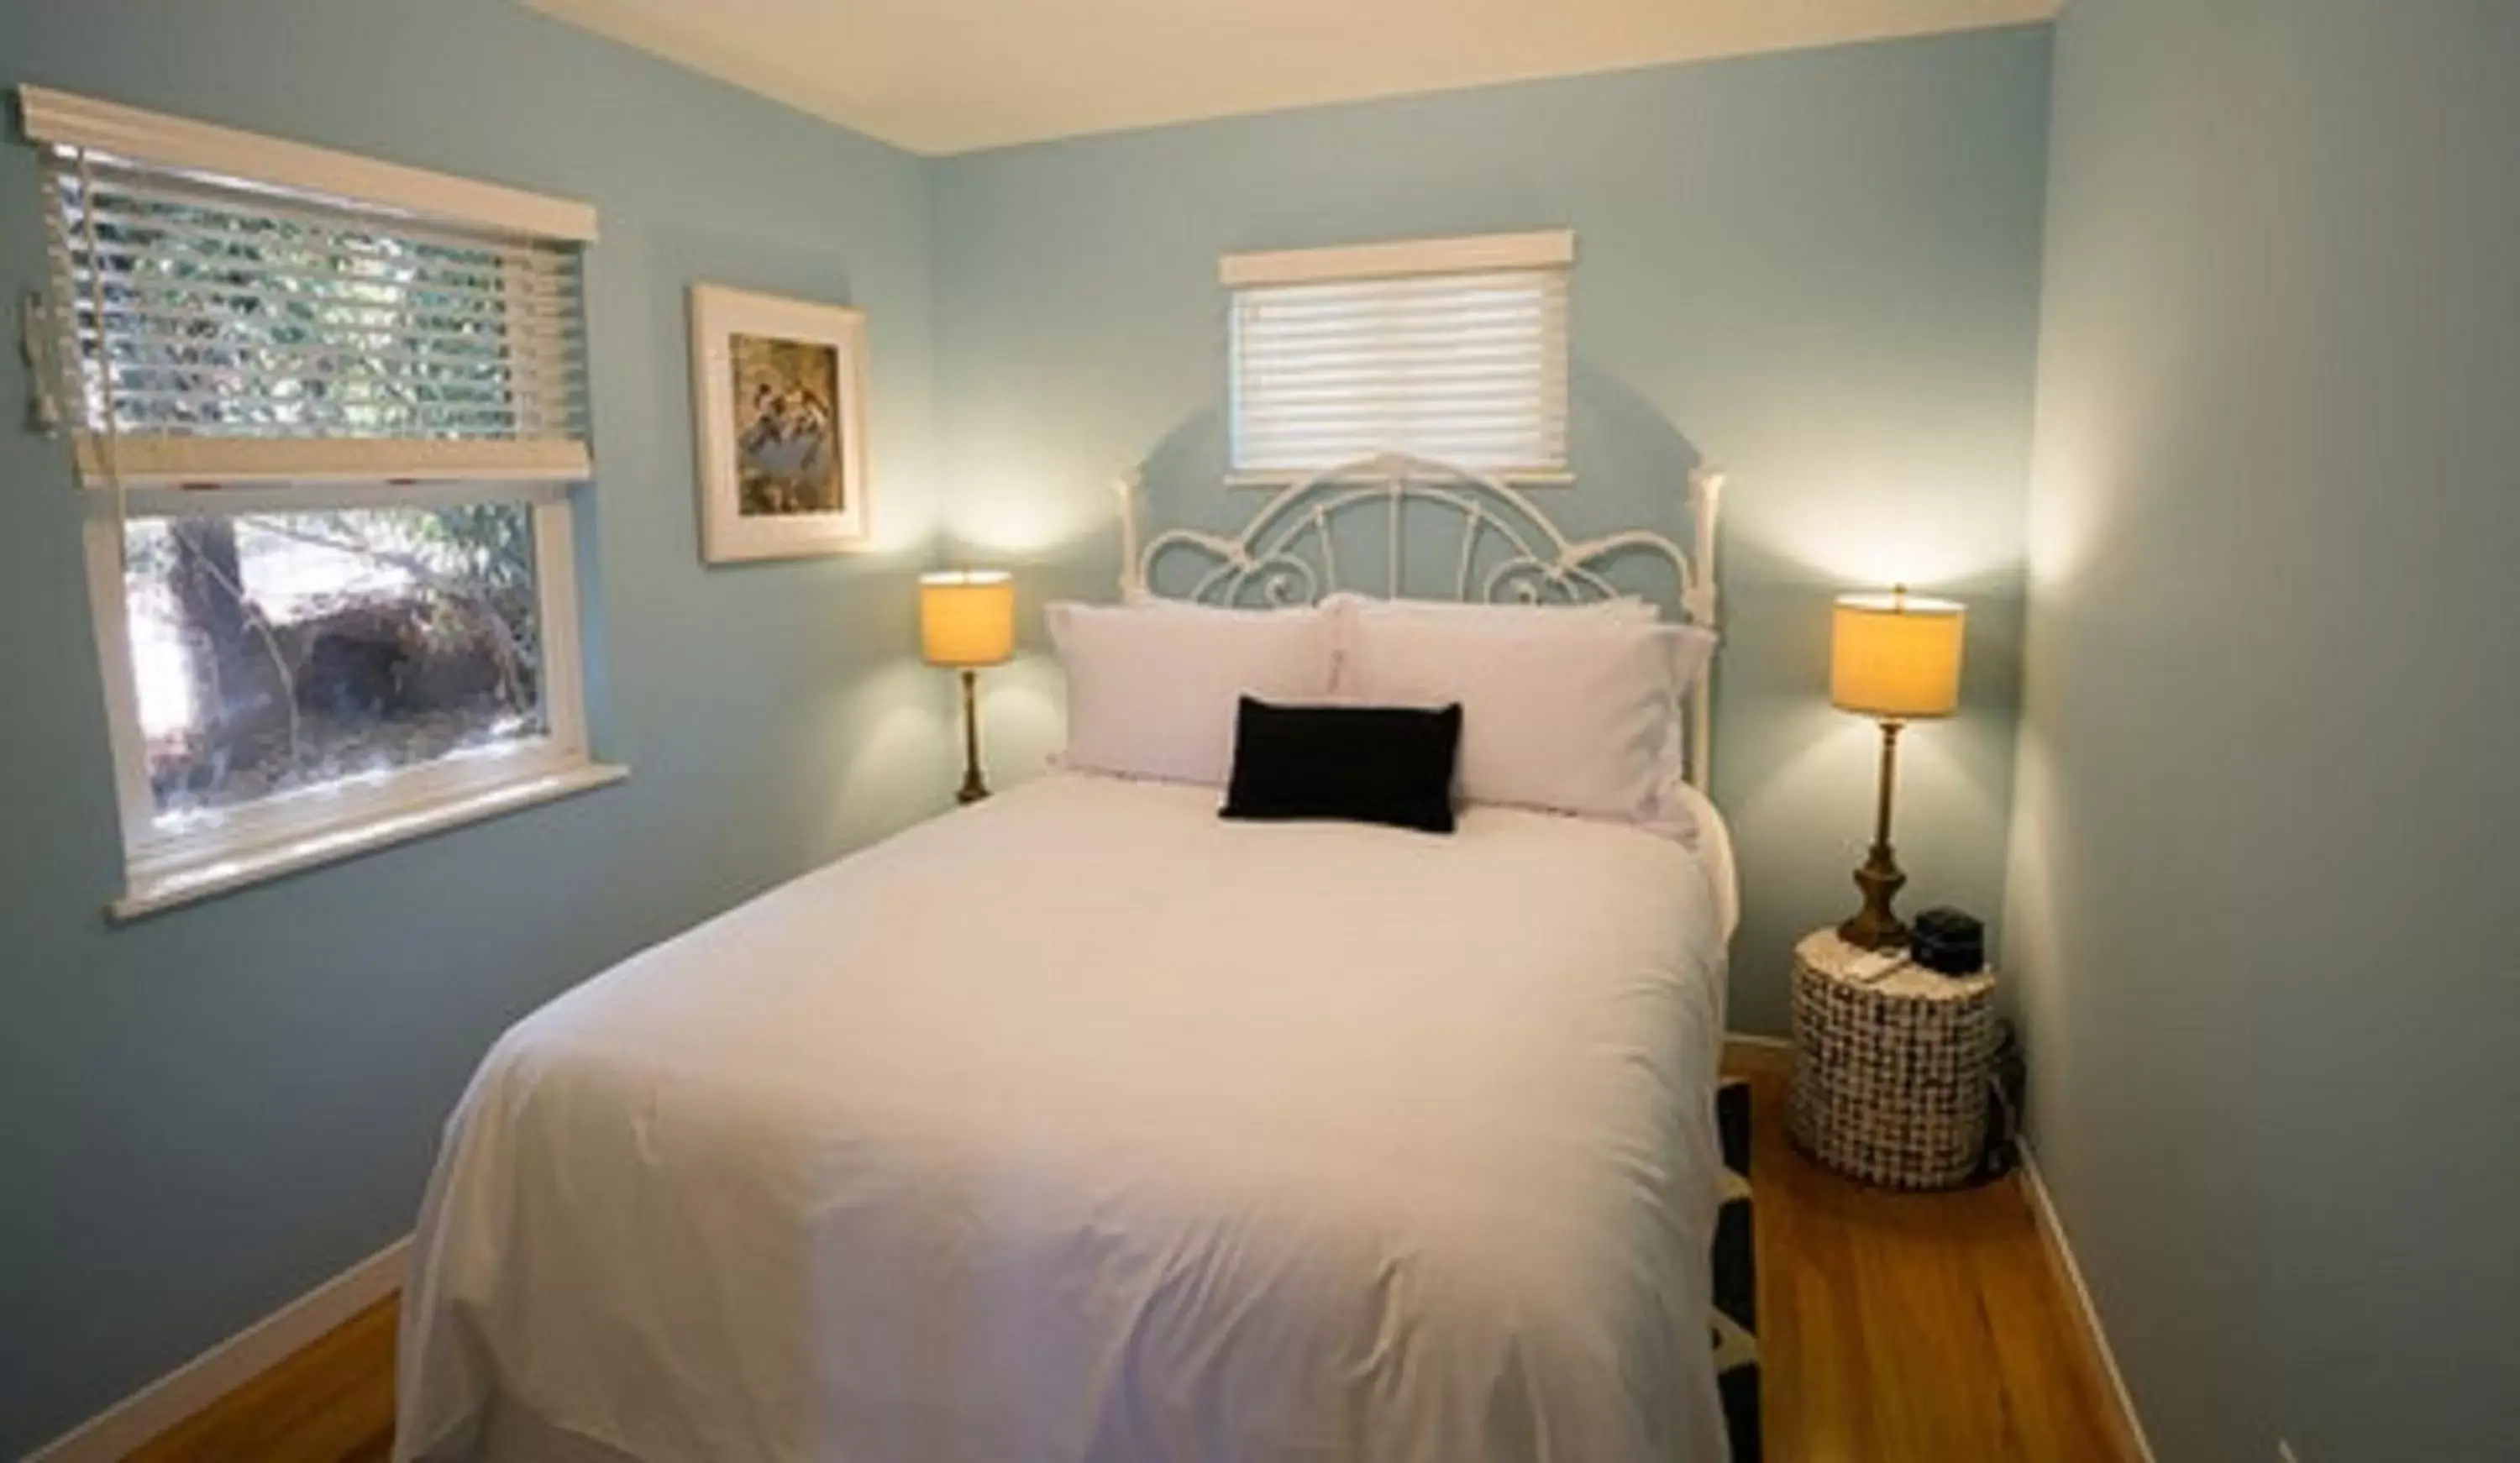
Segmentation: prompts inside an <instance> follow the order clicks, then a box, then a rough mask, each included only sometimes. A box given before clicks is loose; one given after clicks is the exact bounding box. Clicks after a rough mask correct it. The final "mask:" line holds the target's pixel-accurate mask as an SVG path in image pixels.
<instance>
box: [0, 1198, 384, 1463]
mask: <svg viewBox="0 0 2520 1463" xmlns="http://www.w3.org/2000/svg"><path fill="white" fill-rule="evenodd" d="M410 1254H411V1236H409V1235H404V1236H403V1237H402V1238H401V1239H398V1240H395V1241H394V1242H393V1243H392V1244H390V1245H387V1246H385V1247H384V1248H383V1249H382V1250H379V1251H378V1252H377V1253H375V1254H374V1255H371V1256H369V1257H368V1258H367V1259H365V1260H362V1261H360V1262H359V1263H358V1264H354V1265H352V1266H350V1267H349V1268H348V1269H346V1270H343V1271H342V1272H341V1273H339V1274H337V1275H335V1276H334V1277H333V1278H332V1279H330V1280H327V1281H325V1282H324V1283H323V1284H321V1285H318V1286H316V1287H315V1288H314V1289H313V1290H310V1291H308V1292H307V1293H306V1294H304V1295H302V1296H299V1297H298V1298H297V1299H296V1300H294V1301H292V1302H290V1303H289V1304H288V1305H286V1306H283V1307H281V1308H279V1309H278V1310H275V1311H273V1312H272V1313H271V1314H269V1315H266V1316H264V1317H263V1318H262V1319H260V1320H258V1321H255V1322H254V1323H253V1324H252V1325H250V1326H248V1327H246V1328H245V1329H244V1330H242V1331H239V1332H238V1333H237V1334H235V1335H234V1336H231V1337H229V1338H228V1339H227V1340H225V1341H223V1342H220V1343H219V1344H218V1345H217V1346H214V1347H212V1348H210V1349H209V1350H208V1351H206V1352H203V1353H202V1354H200V1355H198V1356H196V1357H194V1358H193V1359H192V1360H190V1361H187V1362H185V1363H184V1364H183V1365H182V1366H179V1367H177V1368H175V1369H174V1370H173V1371H170V1372H168V1373H167V1374H166V1375H164V1376H162V1377H159V1378H158V1380H157V1381H155V1382H152V1383H150V1384H149V1385H148V1386H146V1387H143V1388H141V1389H140V1390H139V1391H138V1392H135V1393H133V1394H132V1395H131V1396H129V1397H124V1398H123V1399H122V1400H121V1401H118V1402H116V1403H114V1404H113V1405H112V1406H111V1407H108V1408H107V1409H105V1410H104V1411H103V1412H100V1413H98V1414H97V1415H96V1416H94V1417H91V1418H89V1419H88V1420H87V1421H86V1422H83V1423H81V1424H79V1425H78V1426H77V1427H75V1428H72V1429H70V1430H69V1431H68V1432H67V1433H64V1434H63V1435H62V1436H61V1437H59V1438H56V1439H54V1440H53V1441H51V1442H48V1443H46V1444H45V1445H44V1446H42V1447H40V1448H37V1449H36V1450H35V1451H34V1452H31V1453H28V1454H27V1455H26V1460H25V1463H109V1460H112V1459H116V1458H120V1457H122V1456H123V1455H124V1454H126V1453H129V1452H130V1451H131V1450H132V1449H134V1448H136V1447H138V1446H140V1445H141V1444H142V1443H144V1442H147V1441H149V1440H151V1439H152V1438H156V1437H157V1436H158V1435H159V1434H161V1433H163V1432H165V1431H166V1430H167V1429H169V1428H172V1427H173V1426H175V1425H176V1424H177V1423H179V1422H182V1421H183V1420H184V1419H186V1418H188V1417H191V1416H192V1415H193V1414H194V1413H196V1412H199V1411H201V1410H202V1409H203V1408H204V1407H207V1406H208V1405H209V1404H210V1403H212V1402H215V1401H217V1400H218V1399H219V1398H221V1397H226V1396H227V1395H228V1394H229V1393H231V1392H234V1391H236V1390H237V1389H238V1388H240V1387H243V1386H244V1385H245V1384H246V1383H248V1382H250V1381H252V1380H253V1379H254V1378H255V1377H258V1376H260V1375H262V1374H263V1373H264V1372H267V1371H269V1370H271V1369H272V1368H273V1367H275V1366H277V1365H279V1364H280V1363H281V1362H283V1361H285V1360H287V1359H288V1358H289V1357H291V1356H293V1355H294V1354H295V1353H296V1352H299V1351H300V1350H302V1349H304V1348H305V1346H306V1345H307V1344H308V1343H310V1342H312V1341H314V1340H316V1339H317V1338H319V1337H321V1336H323V1335H324V1334H325V1333H326V1332H328V1331H330V1330H332V1329H333V1328H334V1327H336V1326H338V1325H339V1324H341V1323H342V1322H343V1321H346V1320H348V1319H349V1318H350V1317H352V1316H354V1315H356V1314H358V1313H359V1312H360V1311H362V1310H365V1309H367V1308H369V1307H370V1306H373V1305H375V1304H376V1303H377V1302H379V1301H382V1300H383V1299H384V1298H385V1297H387V1296H389V1295H391V1294H393V1293H394V1292H395V1291H396V1290H398V1289H400V1288H401V1287H402V1277H403V1268H404V1266H405V1264H406V1263H407V1262H408V1260H409V1257H410Z"/></svg>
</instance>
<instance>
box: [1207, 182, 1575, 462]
mask: <svg viewBox="0 0 2520 1463" xmlns="http://www.w3.org/2000/svg"><path fill="white" fill-rule="evenodd" d="M1574 262H1575V234H1574V231H1573V230H1571V229H1547V230H1538V231H1533V232H1528V233H1519V234H1482V235H1469V236H1463V237H1459V238H1446V239H1414V240H1400V241H1393V242H1389V243H1381V244H1344V245H1335V246H1332V247H1328V248H1307V249H1276V250H1268V251H1264V252H1256V253H1239V254H1227V255H1225V256H1224V257H1223V258H1221V259H1220V260H1219V261H1218V263H1217V281H1218V283H1219V284H1221V285H1223V286H1224V287H1225V289H1226V291H1227V306H1226V308H1227V311H1228V321H1227V334H1228V341H1227V367H1226V369H1227V385H1226V390H1227V400H1226V432H1227V437H1228V444H1229V445H1228V448H1227V458H1228V462H1227V472H1226V481H1227V482H1228V483H1230V484H1234V485H1237V486H1247V487H1264V488H1267V487H1283V486H1285V485H1287V484H1289V483H1294V482H1302V481H1305V480H1308V479H1311V478H1313V477H1317V476H1319V475H1320V469H1318V468H1303V467H1242V466H1240V465H1238V464H1237V463H1236V462H1235V461H1234V459H1235V458H1236V456H1237V455H1238V445H1237V444H1238V438H1239V434H1240V430H1241V427H1240V422H1239V420H1238V418H1239V410H1238V409H1239V390H1240V381H1241V362H1240V359H1239V353H1240V330H1239V327H1238V324H1237V323H1236V311H1237V307H1238V301H1237V300H1236V299H1235V298H1234V296H1235V294H1236V293H1237V292H1238V291H1240V290H1243V289H1249V288H1271V287H1277V286H1289V285H1328V284H1345V283H1356V282H1364V281H1371V280H1386V279H1405V278H1413V277H1422V276H1428V275H1448V274H1485V273H1504V272H1509V271H1519V270H1531V271H1542V270H1555V271H1559V272H1565V271H1568V270H1570V269H1571V268H1572V266H1573V264H1574ZM1571 355H1572V352H1571V347H1570V349H1569V358H1568V359H1567V360H1565V361H1563V362H1561V365H1562V366H1563V367H1564V368H1565V369H1566V370H1567V372H1568V373H1569V374H1570V375H1571V372H1572V360H1571ZM1562 384H1563V385H1564V386H1565V387H1567V388H1568V389H1571V385H1572V383H1571V381H1567V382H1562ZM1482 470H1484V471H1488V472H1489V473H1491V475H1493V476H1495V477H1497V478H1498V479H1499V480H1501V481H1506V482H1512V483H1521V484H1525V485H1528V486H1543V487H1545V486H1562V485H1565V484H1568V483H1572V482H1573V481H1574V480H1575V478H1574V472H1573V465H1572V462H1571V460H1570V461H1566V462H1560V463H1555V464H1520V465H1507V466H1504V467H1493V468H1483V469H1482Z"/></svg>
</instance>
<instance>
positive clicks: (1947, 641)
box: [1828, 590, 1967, 721]
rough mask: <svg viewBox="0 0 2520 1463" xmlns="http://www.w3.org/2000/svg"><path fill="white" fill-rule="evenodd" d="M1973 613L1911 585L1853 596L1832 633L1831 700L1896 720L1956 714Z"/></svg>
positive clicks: (1840, 609)
mask: <svg viewBox="0 0 2520 1463" xmlns="http://www.w3.org/2000/svg"><path fill="white" fill-rule="evenodd" d="M1966 618H1967V611H1966V610H1965V609H1963V608H1962V607H1961V606H1960V605H1959V604H1958V602H1956V601H1954V600H1950V599H1927V598H1921V597H1919V596H1915V595H1911V594H1909V593H1907V592H1906V591H1904V590H1899V591H1893V592H1892V593H1890V594H1887V595H1845V596H1841V597H1840V598H1839V599H1838V601H1837V609H1836V613H1835V615H1834V616H1833V617H1832V620H1831V624H1830V633H1829V657H1828V659H1829V664H1828V698H1829V700H1830V701H1831V702H1832V703H1833V704H1835V705H1836V706H1837V707H1838V708H1839V709H1840V710H1843V711H1854V712H1861V713H1862V714H1864V715H1866V716H1877V717H1881V718H1884V719H1888V720H1899V721H1906V720H1909V719H1912V718H1920V717H1936V716H1949V715H1951V714H1952V713H1953V712H1954V711H1956V710H1958V708H1959V703H1960V631H1961V628H1962V626H1963V625H1964V624H1965V622H1966Z"/></svg>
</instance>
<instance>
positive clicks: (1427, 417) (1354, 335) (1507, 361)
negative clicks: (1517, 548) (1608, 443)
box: [1232, 266, 1566, 473]
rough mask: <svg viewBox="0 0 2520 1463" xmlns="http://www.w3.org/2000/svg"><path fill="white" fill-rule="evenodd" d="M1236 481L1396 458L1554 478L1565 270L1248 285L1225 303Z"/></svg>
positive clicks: (1562, 382) (1560, 463) (1560, 447)
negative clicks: (1404, 455) (1229, 317)
mask: <svg viewBox="0 0 2520 1463" xmlns="http://www.w3.org/2000/svg"><path fill="white" fill-rule="evenodd" d="M1233 351H1234V357H1233V370H1232V394H1233V401H1232V423H1233V425H1232V434H1233V459H1234V466H1235V468H1236V470H1238V471H1246V472H1272V471H1317V470H1320V469H1322V468H1326V467H1331V466H1335V465H1339V464H1341V463H1345V462H1351V461H1354V460H1356V459H1358V458H1364V457H1370V456H1373V455H1374V454H1376V453H1380V452H1408V453H1414V454H1417V455H1418V456H1422V457H1428V458H1433V459H1436V460H1438V461H1442V462H1448V463H1456V464H1459V465H1463V466H1469V467H1477V468H1481V469H1483V470H1487V471H1492V472H1510V471H1524V472H1534V473H1538V472H1558V471H1562V470H1564V468H1565V466H1566V270H1565V269H1564V268H1563V267H1562V266H1553V267H1539V268H1513V269H1477V270H1464V271H1458V272H1449V273H1433V274H1416V275H1396V276H1390V277H1384V278H1372V279H1348V280H1328V281H1309V282H1303V283H1293V284H1269V285H1248V286H1245V287H1243V288H1239V289H1237V290H1236V291H1235V294H1234V304H1233Z"/></svg>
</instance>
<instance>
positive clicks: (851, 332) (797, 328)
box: [692, 285, 875, 564]
mask: <svg viewBox="0 0 2520 1463" xmlns="http://www.w3.org/2000/svg"><path fill="white" fill-rule="evenodd" d="M866 379H867V345H866V316H865V315H864V314H863V313H861V312H859V311H856V310H851V309H848V308H846V307H844V306H840V305H825V304H817V303H815V302H813V301H811V300H799V299H782V298H780V297H779V296H777V295H772V294H755V293H752V292H751V291H749V290H744V289H729V288H725V287H723V286H719V285H694V286H693V287H692V389H693V393H694V398H695V399H694V403H693V408H694V411H695V412H696V414H697V418H698V421H697V431H696V433H695V435H696V436H697V439H698V443H699V459H700V460H699V495H700V505H699V506H700V557H701V558H703V559H705V560H707V561H708V562H710V563H713V564H714V563H726V562H729V561H732V560H738V559H748V558H797V557H802V556H805V555H809V554H846V553H849V552H851V551H853V550H860V549H865V548H868V547H870V546H871V545H872V544H873V542H874V539H873V535H874V524H875V520H874V505H873V504H872V503H871V502H870V501H869V490H870V483H869V481H868V478H867V467H866V464H867V452H866Z"/></svg>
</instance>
